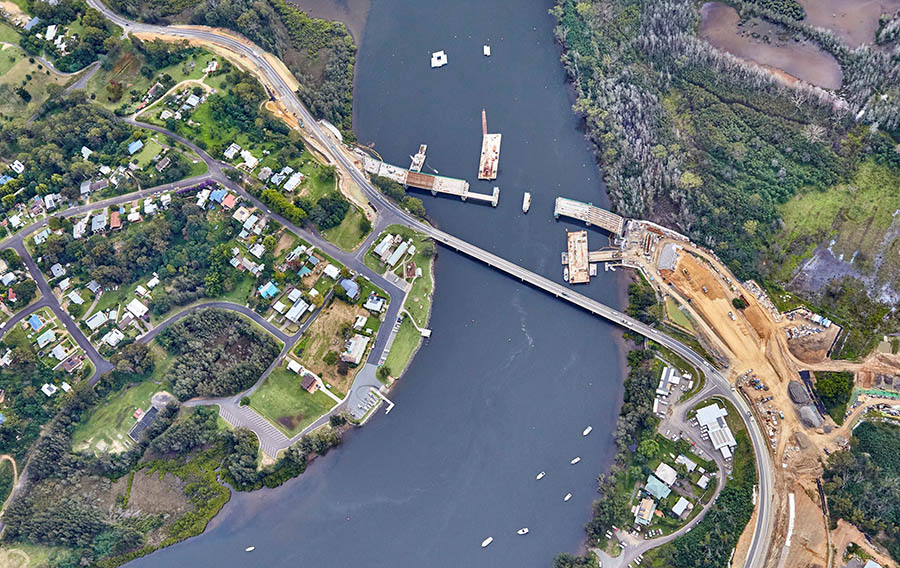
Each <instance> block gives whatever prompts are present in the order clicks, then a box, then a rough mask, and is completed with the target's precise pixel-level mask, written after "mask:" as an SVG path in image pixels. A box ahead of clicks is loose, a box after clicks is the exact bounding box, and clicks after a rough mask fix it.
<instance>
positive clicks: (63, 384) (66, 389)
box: [59, 381, 72, 392]
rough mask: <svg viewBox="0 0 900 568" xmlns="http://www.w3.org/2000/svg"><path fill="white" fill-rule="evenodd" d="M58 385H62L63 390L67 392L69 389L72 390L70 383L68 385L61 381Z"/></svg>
mask: <svg viewBox="0 0 900 568" xmlns="http://www.w3.org/2000/svg"><path fill="white" fill-rule="evenodd" d="M59 386H60V387H62V390H63V392H69V391H70V390H72V385H70V384H69V383H67V382H66V381H63V382H62V384H61V385H59Z"/></svg>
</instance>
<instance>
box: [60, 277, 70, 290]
mask: <svg viewBox="0 0 900 568" xmlns="http://www.w3.org/2000/svg"><path fill="white" fill-rule="evenodd" d="M71 285H72V281H71V280H70V279H69V278H63V279H62V280H60V281H59V289H60V290H61V291H63V292H65V291H66V290H68V289H69V286H71Z"/></svg>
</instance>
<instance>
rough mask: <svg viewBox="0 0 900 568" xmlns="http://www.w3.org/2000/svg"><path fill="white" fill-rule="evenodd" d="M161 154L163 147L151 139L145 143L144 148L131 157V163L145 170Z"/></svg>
mask: <svg viewBox="0 0 900 568" xmlns="http://www.w3.org/2000/svg"><path fill="white" fill-rule="evenodd" d="M160 152H162V145H161V144H160V143H159V142H157V141H156V140H154V139H153V138H149V139H147V140H146V141H145V142H144V147H143V148H141V149H140V151H139V152H138V153H137V154H135V155H133V156H132V157H131V161H132V162H134V163H136V164H137V165H138V166H140V167H141V168H142V169H144V168H146V167H147V166H149V165H150V164H151V163H153V158H155V157H156V155H157V154H159V153H160Z"/></svg>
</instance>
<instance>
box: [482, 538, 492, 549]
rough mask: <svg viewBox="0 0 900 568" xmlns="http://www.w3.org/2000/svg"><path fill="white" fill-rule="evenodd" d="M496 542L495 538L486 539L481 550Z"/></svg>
mask: <svg viewBox="0 0 900 568" xmlns="http://www.w3.org/2000/svg"><path fill="white" fill-rule="evenodd" d="M492 542H494V537H492V536H489V537H487V538H486V539H484V540H482V541H481V548H487V547H488V545H489V544H491V543H492Z"/></svg>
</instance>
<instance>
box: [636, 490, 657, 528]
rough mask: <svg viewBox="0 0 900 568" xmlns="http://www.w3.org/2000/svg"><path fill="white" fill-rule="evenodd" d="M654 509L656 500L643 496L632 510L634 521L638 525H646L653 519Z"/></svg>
mask: <svg viewBox="0 0 900 568" xmlns="http://www.w3.org/2000/svg"><path fill="white" fill-rule="evenodd" d="M655 511H656V501H654V500H653V499H651V498H649V497H644V498H643V499H641V502H640V503H639V504H638V506H637V508H636V509H635V512H634V522H635V524H638V525H644V526H647V525H649V524H650V521H651V520H653V513H654V512H655Z"/></svg>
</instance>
